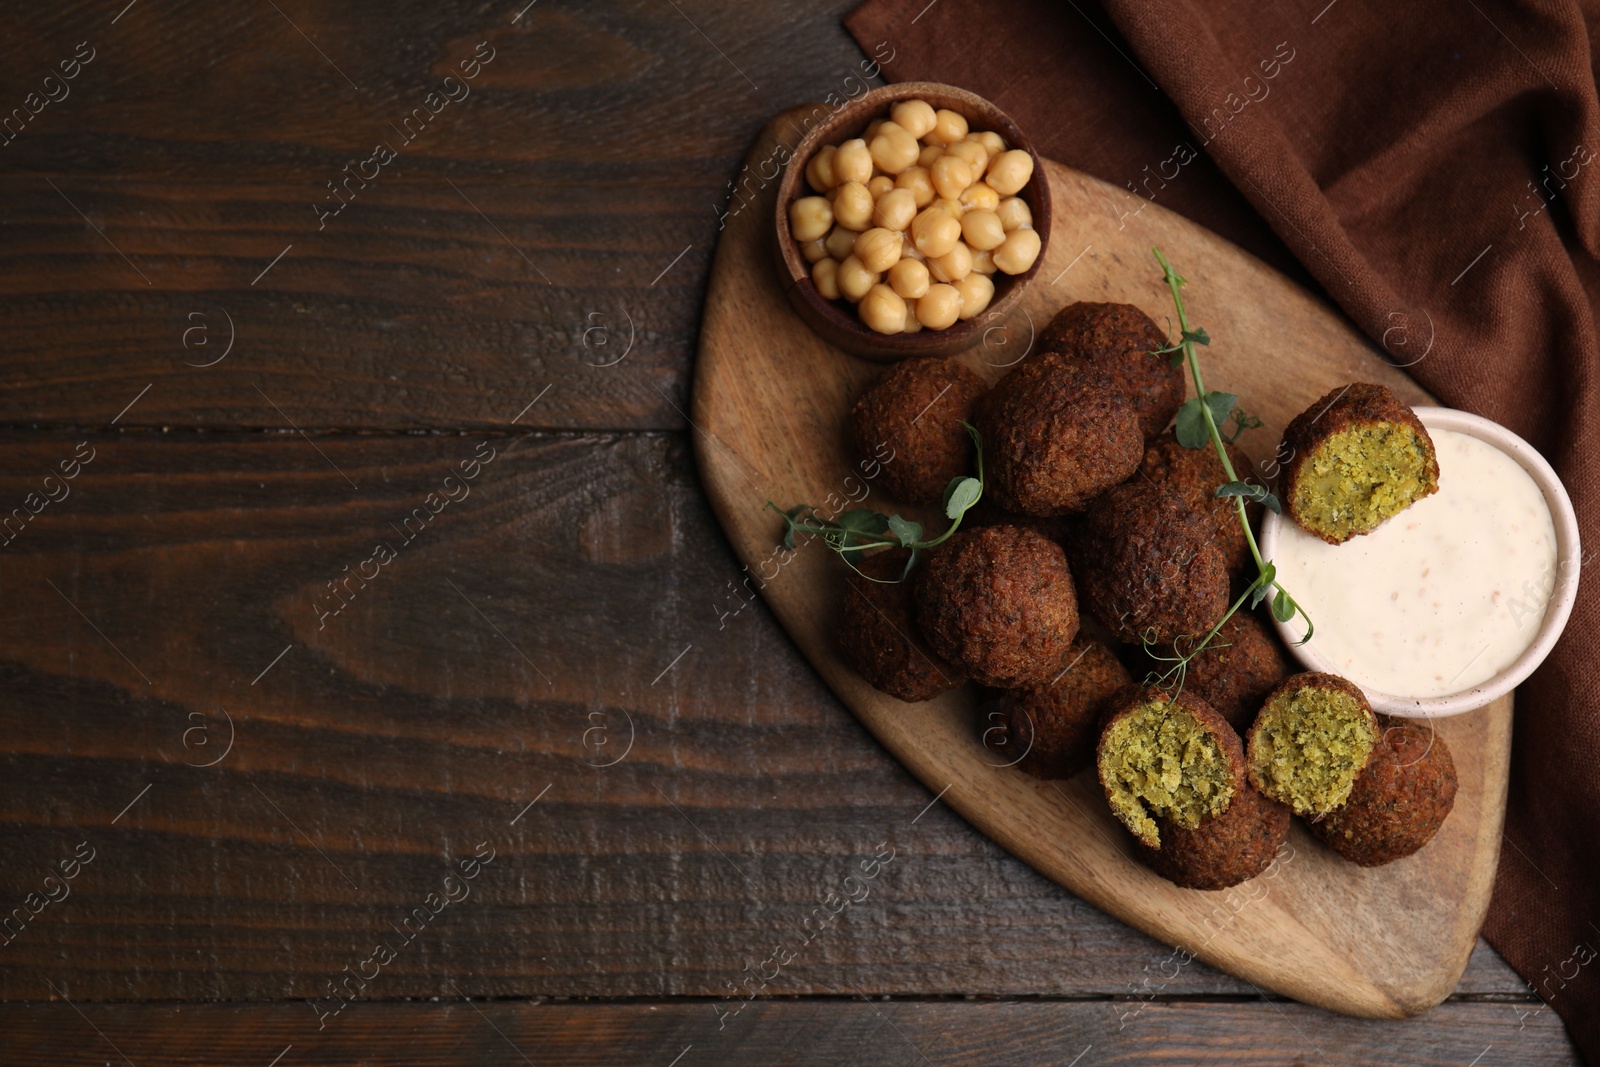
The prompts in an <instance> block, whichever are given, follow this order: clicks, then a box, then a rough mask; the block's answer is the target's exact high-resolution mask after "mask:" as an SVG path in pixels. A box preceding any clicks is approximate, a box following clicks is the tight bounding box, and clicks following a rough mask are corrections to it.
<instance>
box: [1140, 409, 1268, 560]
mask: <svg viewBox="0 0 1600 1067" xmlns="http://www.w3.org/2000/svg"><path fill="white" fill-rule="evenodd" d="M1223 447H1224V448H1226V449H1227V451H1228V459H1229V461H1230V462H1232V464H1233V472H1234V474H1235V475H1237V476H1238V480H1240V481H1244V480H1246V479H1248V478H1250V477H1252V476H1253V475H1254V474H1255V472H1256V468H1255V464H1253V463H1251V462H1250V457H1249V456H1247V455H1245V454H1244V452H1243V451H1241V450H1240V449H1239V448H1238V447H1237V446H1235V445H1231V444H1228V443H1227V442H1224V443H1223ZM1139 473H1140V474H1141V475H1143V476H1144V477H1145V478H1148V479H1149V480H1150V481H1152V482H1154V483H1155V484H1156V485H1159V486H1160V487H1161V488H1163V489H1165V490H1166V491H1167V492H1169V493H1171V494H1172V495H1173V496H1176V497H1177V498H1178V499H1179V500H1182V501H1183V502H1184V503H1185V504H1187V505H1188V506H1189V507H1190V508H1192V509H1193V510H1194V511H1196V512H1198V513H1200V514H1201V515H1203V516H1205V518H1206V521H1207V522H1208V523H1209V524H1210V526H1211V531H1212V537H1213V538H1214V539H1215V540H1216V542H1217V548H1218V549H1219V550H1220V551H1221V552H1222V560H1223V563H1225V564H1226V565H1227V568H1228V573H1229V574H1231V575H1239V574H1243V573H1244V572H1245V570H1246V568H1248V567H1249V565H1250V563H1251V562H1252V558H1251V556H1250V544H1249V542H1248V541H1247V540H1246V539H1245V535H1244V527H1243V526H1241V525H1239V508H1238V505H1237V504H1236V503H1235V502H1234V500H1233V498H1231V497H1219V496H1217V487H1218V486H1220V485H1222V484H1224V483H1225V482H1227V481H1228V480H1229V478H1228V474H1227V472H1226V471H1224V470H1223V469H1222V461H1221V460H1219V459H1217V452H1216V449H1214V448H1212V447H1211V446H1210V445H1209V444H1207V445H1206V446H1205V447H1204V448H1184V447H1183V446H1182V445H1180V444H1179V443H1178V438H1177V436H1176V435H1175V434H1173V433H1171V432H1168V433H1164V434H1162V435H1161V436H1160V437H1157V438H1155V439H1154V440H1152V441H1151V442H1150V443H1149V444H1147V445H1146V446H1145V450H1144V461H1143V462H1142V463H1140V464H1139ZM1245 514H1246V515H1248V516H1249V517H1250V522H1251V525H1252V526H1254V525H1257V524H1258V523H1259V521H1260V517H1261V505H1260V504H1255V503H1248V504H1246V505H1245Z"/></svg>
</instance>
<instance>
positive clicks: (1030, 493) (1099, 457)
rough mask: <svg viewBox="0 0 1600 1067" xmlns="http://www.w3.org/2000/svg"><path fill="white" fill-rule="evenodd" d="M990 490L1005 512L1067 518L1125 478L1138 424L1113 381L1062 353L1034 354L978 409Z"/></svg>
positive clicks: (1133, 466) (1133, 464) (1138, 442)
mask: <svg viewBox="0 0 1600 1067" xmlns="http://www.w3.org/2000/svg"><path fill="white" fill-rule="evenodd" d="M977 427H978V430H979V431H980V432H981V433H982V434H983V462H984V474H985V476H986V479H987V485H986V487H985V493H986V495H987V494H992V495H993V497H994V503H995V504H996V505H998V506H999V507H1001V508H1003V509H1004V510H1006V511H1015V512H1020V513H1022V514H1025V515H1044V516H1047V515H1062V514H1065V513H1067V512H1069V511H1076V510H1079V509H1081V508H1082V507H1084V506H1085V505H1086V504H1088V503H1089V501H1091V500H1093V499H1094V498H1095V497H1096V496H1099V495H1100V494H1101V493H1103V492H1104V491H1105V490H1107V489H1109V488H1111V487H1112V486H1113V485H1116V484H1117V483H1118V482H1120V481H1122V480H1123V479H1125V478H1127V477H1128V476H1129V475H1130V474H1132V473H1133V472H1134V471H1135V470H1137V469H1138V467H1139V460H1140V459H1141V458H1143V456H1144V437H1143V435H1142V434H1141V433H1140V431H1139V419H1138V416H1137V415H1135V414H1134V410H1133V408H1131V407H1130V406H1129V405H1128V403H1127V401H1126V400H1124V399H1123V398H1122V396H1121V394H1119V393H1118V392H1117V391H1116V390H1115V389H1113V388H1112V387H1111V384H1110V381H1109V379H1108V378H1107V377H1106V376H1105V375H1104V374H1101V373H1098V372H1097V371H1095V370H1094V369H1093V368H1091V367H1089V366H1088V365H1087V364H1085V363H1083V362H1082V361H1079V360H1074V359H1072V358H1071V357H1068V356H1065V355H1062V354H1060V353H1044V354H1036V355H1034V356H1030V357H1029V358H1028V359H1026V360H1024V361H1023V362H1022V363H1021V364H1020V365H1019V366H1018V367H1017V368H1016V369H1015V370H1013V371H1012V372H1011V373H1010V374H1008V375H1006V376H1005V377H1004V378H1002V379H1000V383H999V384H998V385H996V386H995V387H994V388H993V389H991V390H990V391H989V392H988V393H987V394H986V395H985V396H984V397H983V399H982V400H981V401H979V403H978V406H977Z"/></svg>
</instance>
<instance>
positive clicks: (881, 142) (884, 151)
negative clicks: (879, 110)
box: [867, 122, 922, 174]
mask: <svg viewBox="0 0 1600 1067" xmlns="http://www.w3.org/2000/svg"><path fill="white" fill-rule="evenodd" d="M867 145H868V150H869V151H870V152H871V153H872V162H874V163H876V164H877V165H878V169H879V170H881V171H883V172H884V173H885V174H899V173H900V172H901V171H903V170H905V169H906V168H907V167H910V166H913V165H914V164H915V163H916V162H917V157H918V156H920V155H921V154H922V151H921V146H920V145H918V144H917V139H916V138H915V137H913V136H911V134H910V133H909V132H907V131H906V130H905V129H904V128H902V127H901V125H900V124H899V123H898V122H885V123H884V124H883V125H882V126H881V127H880V128H879V129H878V133H877V136H875V137H872V138H870V139H869V140H868V141H867Z"/></svg>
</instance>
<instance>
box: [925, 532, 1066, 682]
mask: <svg viewBox="0 0 1600 1067" xmlns="http://www.w3.org/2000/svg"><path fill="white" fill-rule="evenodd" d="M923 566H924V573H923V576H922V578H921V580H920V581H919V582H918V583H917V587H916V599H917V621H918V623H919V624H920V625H921V628H922V632H923V634H924V635H925V636H926V637H927V639H928V643H929V644H930V645H932V646H933V649H934V650H935V651H936V652H938V653H939V654H940V655H941V656H943V657H944V658H945V659H947V660H949V661H950V662H952V663H955V664H956V665H958V666H960V667H963V668H965V670H966V671H967V673H968V674H969V675H970V676H971V677H972V678H973V679H974V680H976V681H978V682H981V683H982V684H984V685H990V686H995V687H996V688H1000V689H1012V688H1017V687H1019V686H1027V685H1036V684H1039V683H1042V682H1046V681H1048V680H1049V679H1051V678H1052V677H1054V676H1055V674H1056V673H1057V672H1058V671H1060V670H1061V668H1062V666H1064V665H1065V663H1066V659H1067V652H1068V650H1069V649H1070V648H1071V646H1072V641H1073V639H1074V638H1075V637H1077V634H1078V597H1077V593H1076V591H1075V590H1074V589H1073V585H1072V572H1071V571H1070V570H1069V569H1068V567H1067V557H1066V553H1064V552H1062V550H1061V546H1059V545H1057V544H1056V543H1055V542H1053V541H1050V540H1047V539H1046V538H1044V537H1043V536H1041V535H1040V534H1038V533H1036V532H1034V531H1033V530H1027V529H1022V528H1020V527H1016V526H986V527H983V528H982V529H978V530H962V531H961V532H959V533H957V534H955V535H954V536H953V537H951V538H950V540H949V541H947V542H946V543H945V546H944V548H943V549H942V550H941V551H939V552H937V553H935V554H933V555H932V556H930V557H929V559H928V561H927V563H925V564H924V565H923Z"/></svg>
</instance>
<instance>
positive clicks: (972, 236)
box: [961, 211, 1006, 252]
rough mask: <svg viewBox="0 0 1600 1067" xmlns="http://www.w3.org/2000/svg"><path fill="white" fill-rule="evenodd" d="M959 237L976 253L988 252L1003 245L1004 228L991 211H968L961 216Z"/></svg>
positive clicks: (998, 218)
mask: <svg viewBox="0 0 1600 1067" xmlns="http://www.w3.org/2000/svg"><path fill="white" fill-rule="evenodd" d="M961 237H962V239H963V240H965V241H966V242H967V245H968V246H969V247H971V248H972V249H973V250H975V251H978V252H988V251H991V250H993V249H996V248H999V247H1000V246H1001V245H1002V244H1004V243H1005V239H1006V231H1005V227H1003V226H1001V225H1000V216H999V215H996V214H995V213H994V212H992V211H968V212H967V213H966V214H965V215H962V216H961Z"/></svg>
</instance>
